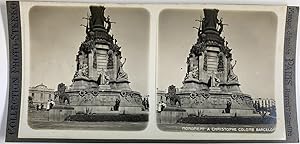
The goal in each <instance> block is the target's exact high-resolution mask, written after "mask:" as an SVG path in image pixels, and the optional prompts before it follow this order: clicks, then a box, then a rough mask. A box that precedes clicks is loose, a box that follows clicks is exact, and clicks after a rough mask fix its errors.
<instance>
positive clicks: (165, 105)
mask: <svg viewBox="0 0 300 144" xmlns="http://www.w3.org/2000/svg"><path fill="white" fill-rule="evenodd" d="M166 107H167V104H165V103H164V102H163V101H161V102H159V103H158V108H157V111H158V113H161V112H162V111H164V109H165V108H166Z"/></svg>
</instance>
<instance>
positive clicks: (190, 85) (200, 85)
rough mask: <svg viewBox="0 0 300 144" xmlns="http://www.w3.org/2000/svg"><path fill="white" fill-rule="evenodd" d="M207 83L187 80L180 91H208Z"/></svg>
mask: <svg viewBox="0 0 300 144" xmlns="http://www.w3.org/2000/svg"><path fill="white" fill-rule="evenodd" d="M207 89H208V87H207V85H206V83H204V82H201V81H199V80H197V79H187V80H185V81H184V82H183V86H182V88H181V89H180V91H181V92H196V91H203V90H207Z"/></svg>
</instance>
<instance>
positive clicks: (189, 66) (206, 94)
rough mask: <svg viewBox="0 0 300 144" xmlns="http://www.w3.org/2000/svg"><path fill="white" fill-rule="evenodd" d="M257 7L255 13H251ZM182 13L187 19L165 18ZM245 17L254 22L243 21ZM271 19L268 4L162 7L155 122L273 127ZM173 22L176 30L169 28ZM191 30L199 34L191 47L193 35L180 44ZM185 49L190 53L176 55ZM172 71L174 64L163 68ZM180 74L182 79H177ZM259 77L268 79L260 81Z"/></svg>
mask: <svg viewBox="0 0 300 144" xmlns="http://www.w3.org/2000/svg"><path fill="white" fill-rule="evenodd" d="M175 15H176V18H175V17H174V16H175ZM197 15H198V16H197ZM220 15H221V16H220ZM256 15H259V16H257V17H255V18H254V16H256ZM193 16H197V17H193ZM183 17H185V18H190V19H185V20H184V21H181V22H178V23H179V24H175V25H169V23H172V21H176V19H181V18H183ZM199 17H200V19H199ZM192 18H195V19H196V20H195V19H192ZM197 18H198V19H197ZM251 21H252V22H251ZM249 23H251V24H252V26H251V27H247V26H250V25H249ZM193 24H195V25H197V26H194V25H193ZM185 26H187V27H185ZM276 26H277V24H276V16H275V15H274V14H273V13H266V12H252V13H251V12H237V11H236V12H232V11H220V10H218V9H203V12H201V11H191V10H190V11H189V10H165V11H163V12H162V13H161V15H160V28H161V29H160V30H161V31H160V35H159V36H160V37H159V44H160V45H159V60H158V61H159V64H158V65H159V70H158V71H159V73H158V86H159V88H158V91H157V107H158V108H157V122H158V126H159V128H160V129H161V130H166V131H196V132H241V133H244V132H246V133H272V132H274V131H275V130H276V103H275V99H274V98H275V96H274V72H273V69H274V55H275V54H274V52H275V37H276ZM247 28H248V30H246V29H247ZM175 29H176V30H177V31H178V35H176V36H171V35H170V34H168V32H171V31H175ZM192 29H195V32H193V31H192ZM185 30H187V31H185ZM259 30H261V31H263V33H261V31H259ZM245 31H248V32H249V33H245ZM180 32H182V33H180ZM191 35H195V36H191ZM231 35H234V36H231ZM228 37H229V38H228ZM261 37H264V39H263V40H262V39H261ZM172 38H174V39H177V40H176V41H177V42H178V43H176V46H175V45H174V43H171V41H170V40H169V39H172ZM193 38H196V42H194V44H193V45H192V47H191V48H190V49H188V47H189V45H190V44H192V43H190V44H188V45H184V44H187V43H188V42H191V41H193V40H194V39H193ZM243 41H245V43H243ZM231 44H232V45H231ZM170 50H171V52H170ZM183 52H184V53H183ZM184 55H186V56H187V58H185V59H184V58H182V59H179V58H178V57H180V58H181V57H183V56H184ZM163 57H168V58H169V59H168V60H166V59H165V58H163ZM172 60H173V61H172ZM171 62H172V63H176V65H172V64H171ZM184 62H186V66H184ZM239 62H241V63H239ZM252 64H253V65H252ZM167 65H169V66H170V67H171V68H170V67H168V66H167ZM165 67H168V68H167V69H166V68H165ZM169 71H175V72H173V74H171V75H168V76H167V73H168V72H169ZM236 72H238V73H236ZM184 73H185V74H184ZM180 74H181V75H180ZM240 75H242V77H240ZM180 78H183V81H182V84H180V85H179V82H180V81H181V79H180ZM167 84H169V86H166V85H167ZM261 84H266V85H264V86H263V87H260V85H261ZM160 86H163V87H160ZM166 87H167V89H166ZM243 90H246V91H247V92H248V93H245V92H244V91H243ZM253 94H254V95H253Z"/></svg>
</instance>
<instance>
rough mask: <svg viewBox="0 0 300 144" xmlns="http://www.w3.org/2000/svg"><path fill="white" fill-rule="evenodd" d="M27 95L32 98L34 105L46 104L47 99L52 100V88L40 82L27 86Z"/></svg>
mask: <svg viewBox="0 0 300 144" xmlns="http://www.w3.org/2000/svg"><path fill="white" fill-rule="evenodd" d="M29 97H31V98H32V102H33V104H34V105H35V104H47V102H48V100H51V99H52V100H54V89H50V88H48V87H47V86H46V85H44V84H43V83H42V84H39V85H37V86H34V87H30V88H29Z"/></svg>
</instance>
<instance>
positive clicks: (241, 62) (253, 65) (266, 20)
mask: <svg viewBox="0 0 300 144" xmlns="http://www.w3.org/2000/svg"><path fill="white" fill-rule="evenodd" d="M200 17H204V16H203V12H202V11H201V10H176V9H168V10H164V11H162V12H161V13H160V17H159V34H158V35H159V38H158V39H159V42H158V75H157V79H158V80H157V88H158V89H159V90H167V88H168V86H169V85H171V84H174V85H175V86H176V87H177V88H179V87H181V86H182V81H183V79H184V76H185V74H186V57H187V56H188V54H189V51H190V49H191V47H192V45H193V44H194V43H195V42H196V39H197V30H196V29H193V28H192V27H194V26H199V23H198V22H196V21H195V19H199V18H200ZM221 17H223V23H225V24H228V26H224V32H223V33H222V36H225V39H226V40H227V41H228V43H229V44H228V46H229V47H230V48H231V49H232V55H233V59H234V60H237V64H236V66H235V68H234V72H235V74H236V75H238V78H239V82H240V84H241V86H240V87H241V90H242V92H244V93H246V94H250V95H251V96H252V97H256V98H274V97H275V96H274V86H275V85H274V70H275V67H274V64H275V63H274V61H275V48H276V30H277V16H276V15H275V14H273V13H271V12H248V11H222V10H221V11H219V15H218V18H221Z"/></svg>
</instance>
